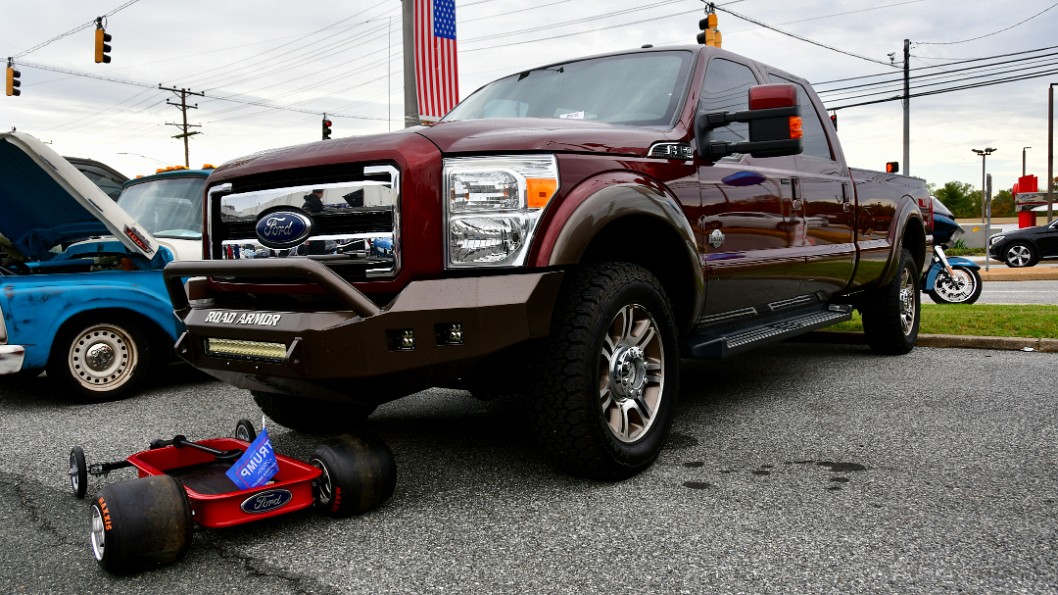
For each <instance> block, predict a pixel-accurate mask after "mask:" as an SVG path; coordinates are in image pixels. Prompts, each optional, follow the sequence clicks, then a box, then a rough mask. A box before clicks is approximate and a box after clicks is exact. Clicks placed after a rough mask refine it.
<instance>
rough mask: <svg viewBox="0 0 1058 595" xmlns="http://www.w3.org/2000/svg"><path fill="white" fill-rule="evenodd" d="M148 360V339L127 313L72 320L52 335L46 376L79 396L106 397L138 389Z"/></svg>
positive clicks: (129, 394)
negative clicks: (53, 342)
mask: <svg viewBox="0 0 1058 595" xmlns="http://www.w3.org/2000/svg"><path fill="white" fill-rule="evenodd" d="M150 363H151V351H150V343H149V342H148V341H147V337H146V336H145V335H144V333H143V331H142V330H140V329H139V328H138V327H137V325H136V324H135V323H134V322H133V321H132V320H130V319H128V318H127V317H123V316H115V317H113V318H112V319H110V320H104V321H99V322H84V321H80V322H78V321H73V323H71V324H67V325H66V326H65V327H64V328H63V329H62V330H61V331H60V332H59V334H58V337H57V338H56V342H55V344H54V346H53V347H52V353H51V357H50V358H49V360H48V377H49V378H51V379H52V380H53V381H55V382H57V383H58V384H59V385H60V386H62V387H63V388H65V389H67V390H70V391H72V392H73V393H74V394H75V395H77V397H79V398H81V399H83V400H86V401H92V402H96V401H109V400H116V399H123V398H125V397H128V396H131V395H132V394H133V393H135V392H136V391H138V390H139V389H140V386H141V385H142V384H143V382H144V380H145V379H146V378H147V375H148V374H147V372H148V370H149V369H150Z"/></svg>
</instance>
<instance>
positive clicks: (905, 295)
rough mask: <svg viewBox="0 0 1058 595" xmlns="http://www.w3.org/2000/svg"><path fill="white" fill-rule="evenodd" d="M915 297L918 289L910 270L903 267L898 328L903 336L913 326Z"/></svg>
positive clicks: (907, 333)
mask: <svg viewBox="0 0 1058 595" xmlns="http://www.w3.org/2000/svg"><path fill="white" fill-rule="evenodd" d="M917 297H918V289H917V288H916V287H915V281H914V278H913V277H912V274H911V270H910V269H908V268H907V267H903V268H902V269H901V271H900V329H901V330H902V331H903V332H904V336H908V335H910V334H911V331H912V330H913V329H914V328H915V317H916V314H917V312H916V305H917V300H916V299H915V298H917Z"/></svg>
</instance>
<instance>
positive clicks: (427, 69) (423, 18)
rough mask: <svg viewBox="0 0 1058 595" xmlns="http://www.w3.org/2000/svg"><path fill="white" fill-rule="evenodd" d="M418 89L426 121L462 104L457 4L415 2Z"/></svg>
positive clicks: (451, 0)
mask: <svg viewBox="0 0 1058 595" xmlns="http://www.w3.org/2000/svg"><path fill="white" fill-rule="evenodd" d="M415 86H416V90H417V94H418V100H419V116H420V117H421V118H423V119H426V120H438V119H440V118H441V117H442V116H444V115H445V114H446V113H448V110H450V109H452V108H453V107H455V105H456V104H457V103H459V69H458V63H457V60H456V3H455V0H415Z"/></svg>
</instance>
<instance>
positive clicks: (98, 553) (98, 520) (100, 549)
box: [91, 504, 107, 562]
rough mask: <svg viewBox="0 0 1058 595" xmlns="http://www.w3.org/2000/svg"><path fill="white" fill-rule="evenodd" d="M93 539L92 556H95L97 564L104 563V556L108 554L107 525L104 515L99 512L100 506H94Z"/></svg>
mask: <svg viewBox="0 0 1058 595" xmlns="http://www.w3.org/2000/svg"><path fill="white" fill-rule="evenodd" d="M91 531H92V534H91V538H92V554H93V555H95V557H96V561H97V562H102V561H103V554H104V553H105V552H106V547H107V545H106V539H107V537H106V525H105V524H104V523H103V513H102V511H100V510H99V505H98V504H93V505H92V527H91Z"/></svg>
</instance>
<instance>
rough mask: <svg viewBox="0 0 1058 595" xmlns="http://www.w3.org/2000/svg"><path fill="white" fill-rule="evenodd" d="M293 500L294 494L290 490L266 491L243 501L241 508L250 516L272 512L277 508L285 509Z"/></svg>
mask: <svg viewBox="0 0 1058 595" xmlns="http://www.w3.org/2000/svg"><path fill="white" fill-rule="evenodd" d="M293 498H294V494H292V493H290V490H265V491H264V492H257V493H256V494H254V495H253V496H250V497H249V498H247V499H245V500H243V501H242V504H240V505H239V508H241V509H242V511H243V512H245V513H248V514H261V513H265V512H272V511H273V510H275V509H277V508H283V507H284V506H286V505H287V504H288V503H289V502H290V501H291V500H292V499H293Z"/></svg>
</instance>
